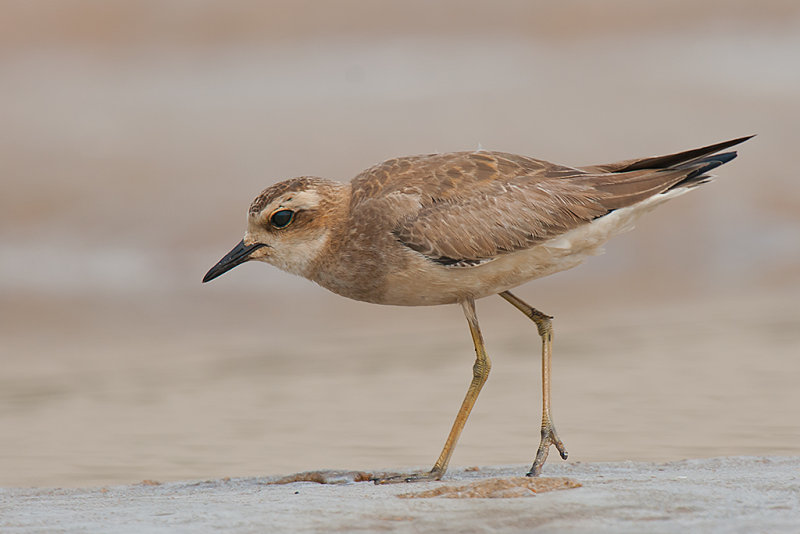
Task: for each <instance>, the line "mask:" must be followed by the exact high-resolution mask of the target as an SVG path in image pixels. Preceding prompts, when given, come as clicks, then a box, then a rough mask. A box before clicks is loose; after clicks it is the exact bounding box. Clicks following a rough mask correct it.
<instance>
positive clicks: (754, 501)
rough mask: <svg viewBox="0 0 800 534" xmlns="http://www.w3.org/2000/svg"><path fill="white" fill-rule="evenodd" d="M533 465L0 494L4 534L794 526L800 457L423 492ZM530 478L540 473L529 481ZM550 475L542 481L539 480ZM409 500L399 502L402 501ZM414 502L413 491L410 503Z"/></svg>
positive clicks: (591, 468) (594, 466) (585, 470)
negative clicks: (530, 486) (439, 475)
mask: <svg viewBox="0 0 800 534" xmlns="http://www.w3.org/2000/svg"><path fill="white" fill-rule="evenodd" d="M524 469H525V466H522V465H519V466H513V467H492V468H481V469H477V470H471V471H467V472H465V471H463V470H457V471H455V472H453V473H451V475H450V476H448V477H447V479H446V480H445V481H442V482H426V483H421V484H413V485H408V484H396V485H388V486H375V485H374V484H371V483H369V482H358V483H349V484H339V485H323V484H317V483H314V482H295V483H292V484H281V485H271V483H272V482H273V481H274V479H272V478H240V479H223V480H206V481H190V482H170V483H160V482H157V481H151V480H148V481H144V482H142V483H140V484H136V485H130V486H112V487H103V488H92V489H73V490H62V489H59V490H45V489H37V490H21V489H20V490H8V489H0V507H2V508H1V509H2V512H3V513H2V515H0V528H2V529H3V531H4V532H23V531H24V532H53V531H59V532H77V531H99V530H102V531H113V532H212V531H217V530H219V529H223V530H225V531H227V532H263V531H264V530H265V529H266V530H268V531H269V532H338V531H341V532H354V531H358V532H587V533H588V532H592V533H595V532H614V533H617V532H643V531H646V532H654V533H662V532H664V533H666V532H680V531H686V530H691V531H695V532H698V531H702V532H753V531H757V532H787V533H788V532H796V531H797V525H798V524H800V504H799V503H800V500H799V499H798V497H800V458H798V457H782V458H777V457H774V458H768V457H733V458H712V459H707V460H686V461H680V462H671V463H665V464H655V463H644V462H618V463H589V464H583V463H577V464H572V465H557V466H555V467H552V468H548V469H547V475H549V476H558V477H568V478H569V479H571V480H575V481H579V483H580V484H581V485H580V487H576V488H571V489H559V490H554V491H549V492H542V493H534V492H530V491H528V492H519V493H517V494H514V495H513V496H510V495H509V494H508V493H506V494H504V495H502V496H501V495H495V496H494V498H486V497H481V498H470V497H469V496H466V494H465V493H461V494H445V495H446V496H445V497H434V498H414V496H415V495H420V494H424V493H425V492H426V491H429V490H430V489H431V488H439V489H441V488H448V487H462V486H469V485H472V486H476V485H479V484H481V482H486V481H491V480H497V479H501V480H518V479H515V478H513V477H515V476H518V474H519V473H520V472H524ZM529 480H530V479H529ZM547 480H550V479H548V478H543V479H539V481H540V482H544V481H547ZM401 496H402V497H405V498H398V497H401ZM408 497H411V498H408Z"/></svg>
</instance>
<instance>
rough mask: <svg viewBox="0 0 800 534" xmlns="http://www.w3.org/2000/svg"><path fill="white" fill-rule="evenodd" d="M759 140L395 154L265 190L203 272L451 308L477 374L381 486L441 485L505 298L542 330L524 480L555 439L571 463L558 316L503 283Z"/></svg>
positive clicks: (571, 250) (629, 219)
mask: <svg viewBox="0 0 800 534" xmlns="http://www.w3.org/2000/svg"><path fill="white" fill-rule="evenodd" d="M751 137H753V136H747V137H741V138H738V139H733V140H730V141H725V142H722V143H717V144H712V145H709V146H704V147H702V148H695V149H692V150H687V151H683V152H678V153H673V154H668V155H664V156H654V157H644V158H636V159H629V160H624V161H618V162H616V163H607V164H600V165H590V166H583V167H572V166H567V165H559V164H555V163H550V162H548V161H545V160H541V159H535V158H531V157H526V156H520V155H515V154H510V153H505V152H496V151H489V150H484V149H479V150H475V151H463V152H450V153H435V154H427V155H418V156H407V157H399V158H394V159H389V160H387V161H384V162H383V163H379V164H377V165H374V166H372V167H370V168H368V169H366V170H364V171H362V172H361V173H360V174H358V175H357V176H356V177H355V178H353V179H352V180H351V181H350V182H349V183H342V182H338V181H333V180H328V179H323V178H318V177H314V176H301V177H298V178H292V179H288V180H285V181H282V182H279V183H276V184H274V185H272V186H270V187H268V188H266V189H265V190H263V191H262V192H261V193H260V194H259V195H258V196H257V197H256V198H255V200H253V202H252V203H251V204H250V207H249V209H248V211H247V229H246V231H245V234H244V238H243V239H242V240H241V241H240V242H239V243H238V244H237V245H236V246H235V247H234V248H233V249H232V250H231V251H230V252H229V253H228V254H227V255H225V256H224V257H223V258H222V259H221V260H220V261H219V262H218V263H217V264H216V265H214V266H213V267H212V268H211V269H210V270H209V271H208V273H207V274H206V275H205V277H204V278H203V282H204V283H205V282H209V281H211V280H213V279H215V278H217V277H218V276H220V275H222V274H223V273H225V272H227V271H229V270H230V269H232V268H234V267H236V266H237V265H240V264H242V263H245V262H247V261H260V262H266V263H269V264H271V265H273V266H275V267H277V268H279V269H282V270H283V271H287V272H289V273H292V274H295V275H299V276H302V277H304V278H307V279H309V280H311V281H313V282H316V283H317V284H319V285H320V286H322V287H323V288H326V289H328V290H330V291H332V292H334V293H336V294H338V295H341V296H343V297H347V298H350V299H355V300H358V301H364V302H370V303H375V304H386V305H398V306H433V305H444V304H458V305H460V306H461V308H462V309H463V312H464V315H465V318H466V321H467V326H468V327H469V331H470V335H471V337H472V342H473V345H474V348H475V362H474V364H473V369H472V380H471V382H470V384H469V388H468V390H467V393H466V396H465V397H464V400H463V403H462V404H461V407H460V408H459V411H458V413H457V415H456V419H455V422H454V423H453V425H452V428H451V430H450V433H449V434H448V436H447V439H446V441H445V445H444V447H443V449H442V451H441V454H440V455H439V457H438V459H437V460H436V462H435V463H434V465H433V468H432V469H431V470H430V471H421V472H414V473H406V474H392V475H380V476H376V477H374V481H375V482H376V483H390V482H414V481H426V480H439V479H441V478H442V476H443V475H444V474H445V472H446V471H447V467H448V464H449V462H450V458H451V456H452V454H453V450H454V449H455V446H456V443H457V441H458V439H459V436H460V435H461V431H462V429H463V428H464V425H465V423H466V421H467V418H468V417H469V414H470V412H471V410H472V408H473V406H474V404H475V401H476V399H477V398H478V394H479V393H480V390H481V388H482V387H483V385H484V383H485V382H486V380H487V378H488V376H489V371H490V369H491V360H490V359H489V356H488V354H487V352H486V348H485V345H484V341H483V336H482V334H481V330H480V327H479V324H478V317H477V313H476V309H475V301H476V300H478V299H481V298H483V297H488V296H491V295H499V296H500V297H502V298H503V299H505V300H506V301H507V302H509V303H510V304H511V305H512V306H514V308H516V309H517V310H519V311H520V312H522V313H523V314H525V316H527V317H528V318H529V319H530V320H531V321H533V323H534V324H535V326H536V328H537V331H538V334H539V336H540V338H541V362H542V420H541V427H540V428H541V432H540V441H539V446H538V449H537V451H536V455H535V457H534V460H533V463H532V465H531V468H530V470H529V471H528V473H527V476H539V475H540V474H541V472H542V467H543V466H544V464H545V461H546V460H547V457H548V453H549V451H550V448H551V447H555V448H556V450H557V451H558V453H559V455H560V456H561V458H563V459H564V460H566V459H567V449H566V447H565V446H564V443H563V441H562V440H561V439H560V438H559V435H558V433H557V432H556V427H555V424H554V422H553V417H552V413H551V403H550V389H551V387H550V380H551V365H552V338H553V317H552V316H549V315H547V314H545V313H543V312H541V311H539V310H538V309H536V308H534V307H533V306H530V305H529V304H527V303H526V302H524V301H523V300H522V299H520V298H519V297H517V296H516V295H514V294H513V293H511V291H510V290H512V289H514V288H516V287H518V286H520V285H522V284H524V283H526V282H528V281H531V280H534V279H537V278H541V277H543V276H547V275H550V274H553V273H556V272H559V271H563V270H565V269H569V268H571V267H574V266H576V265H578V264H579V263H581V262H582V261H583V260H584V259H586V258H587V257H588V256H590V255H593V254H597V253H598V252H600V250H601V247H602V245H603V244H604V243H605V242H606V241H608V240H609V239H610V238H611V237H613V236H614V235H616V234H619V233H621V232H623V231H626V230H629V229H630V228H632V226H633V223H634V221H635V220H636V219H637V218H638V217H639V216H640V215H642V214H644V213H646V212H648V211H650V210H652V209H653V208H655V207H657V206H659V205H660V204H662V203H664V202H666V201H667V200H670V199H673V198H675V197H678V196H680V195H683V194H684V193H687V192H689V191H692V190H694V189H695V188H696V187H697V186H699V185H701V184H705V183H706V182H708V181H710V180H711V179H712V178H713V176H712V175H711V174H709V172H710V171H711V170H713V169H715V168H716V167H718V166H720V165H723V164H724V163H727V162H729V161H731V160H732V159H734V158H735V157H736V156H737V153H736V152H735V151H728V152H722V151H724V150H726V149H728V148H730V147H733V146H735V145H738V144H740V143H743V142H744V141H746V140H748V139H750V138H751Z"/></svg>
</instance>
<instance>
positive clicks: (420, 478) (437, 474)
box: [370, 469, 444, 484]
mask: <svg viewBox="0 0 800 534" xmlns="http://www.w3.org/2000/svg"><path fill="white" fill-rule="evenodd" d="M442 475H444V471H442V470H440V469H431V470H430V471H425V472H422V473H383V474H375V475H373V478H371V479H370V480H372V482H374V483H375V484H401V483H403V482H431V481H433V480H441V478H442Z"/></svg>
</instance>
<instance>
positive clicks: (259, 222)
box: [203, 176, 346, 282]
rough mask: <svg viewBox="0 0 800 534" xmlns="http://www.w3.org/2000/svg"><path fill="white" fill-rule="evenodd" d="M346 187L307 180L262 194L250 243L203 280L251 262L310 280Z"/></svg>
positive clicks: (251, 213) (251, 215)
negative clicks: (310, 271) (262, 263)
mask: <svg viewBox="0 0 800 534" xmlns="http://www.w3.org/2000/svg"><path fill="white" fill-rule="evenodd" d="M345 187H346V186H344V185H343V184H340V183H338V182H332V181H330V180H324V179H322V178H314V177H310V176H304V177H301V178H292V179H290V180H286V181H284V182H279V183H277V184H275V185H273V186H271V187H269V188H267V189H265V190H264V191H262V192H261V194H260V195H258V196H257V197H256V198H255V200H253V203H252V204H250V209H249V210H248V212H247V231H246V232H245V234H244V239H242V240H241V241H240V242H239V244H237V245H236V246H235V247H234V248H233V250H231V251H230V252H229V253H228V254H227V255H225V257H224V258H222V259H221V260H220V261H219V262H218V263H217V264H216V265H214V267H212V268H211V269H210V270H209V271H208V273H206V275H205V277H204V278H203V282H209V281H211V280H213V279H214V278H216V277H218V276H220V275H221V274H223V273H225V272H227V271H229V270H231V269H233V268H234V267H236V266H237V265H240V264H242V263H244V262H246V261H250V260H258V261H263V262H267V263H270V264H272V265H274V266H276V267H278V268H280V269H283V270H284V271H288V272H290V273H294V274H298V275H300V276H306V277H307V276H308V273H309V269H310V268H311V267H312V266H313V264H314V262H315V261H316V259H317V258H318V256H319V255H320V253H321V252H322V251H323V249H324V248H325V246H326V245H327V243H328V241H329V239H330V232H331V228H332V227H333V225H334V223H335V216H336V213H337V211H338V210H339V209H342V208H343V207H344V206H343V204H344V203H345V202H346V199H345V195H344V189H345Z"/></svg>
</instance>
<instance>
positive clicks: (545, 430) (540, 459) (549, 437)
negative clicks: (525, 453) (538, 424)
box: [526, 422, 567, 477]
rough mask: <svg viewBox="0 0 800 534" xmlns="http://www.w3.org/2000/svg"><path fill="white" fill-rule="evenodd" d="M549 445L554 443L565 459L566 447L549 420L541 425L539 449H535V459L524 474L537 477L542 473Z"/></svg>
mask: <svg viewBox="0 0 800 534" xmlns="http://www.w3.org/2000/svg"><path fill="white" fill-rule="evenodd" d="M550 445H555V447H556V449H558V453H559V454H560V455H561V458H562V459H563V460H566V459H567V449H566V447H564V442H563V441H561V439H560V438H559V437H558V434H557V433H556V427H555V426H554V425H553V423H551V422H547V423H545V424H544V425H543V426H542V440H541V441H540V442H539V450H537V451H536V459H535V460H534V461H533V465H532V466H531V470H530V471H528V474H527V475H526V476H529V477H538V476H539V475H541V474H542V466H544V462H545V460H547V454H548V453H549V452H550Z"/></svg>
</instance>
